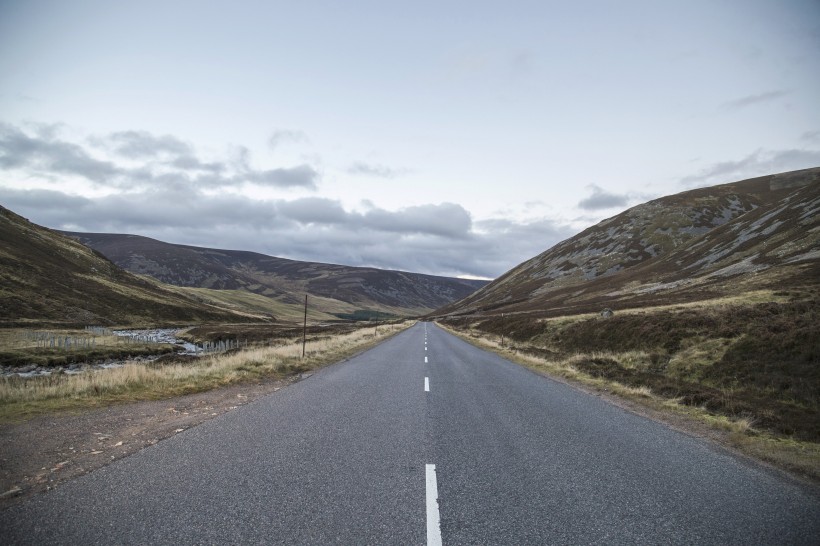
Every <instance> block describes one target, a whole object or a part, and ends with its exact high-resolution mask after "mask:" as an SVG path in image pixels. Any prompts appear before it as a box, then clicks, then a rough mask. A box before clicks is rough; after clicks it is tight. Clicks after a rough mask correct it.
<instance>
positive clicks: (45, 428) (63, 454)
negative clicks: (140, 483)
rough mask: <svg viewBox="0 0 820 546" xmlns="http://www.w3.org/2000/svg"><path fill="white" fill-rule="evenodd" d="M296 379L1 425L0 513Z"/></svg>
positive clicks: (259, 382) (295, 377)
mask: <svg viewBox="0 0 820 546" xmlns="http://www.w3.org/2000/svg"><path fill="white" fill-rule="evenodd" d="M300 377H301V376H294V377H291V378H289V379H266V380H262V381H258V382H256V383H253V384H240V385H232V386H229V387H224V388H220V389H216V390H212V391H208V392H202V393H197V394H191V395H186V396H180V397H177V398H170V399H166V400H151V401H145V402H137V403H132V404H125V405H119V406H111V407H107V408H99V409H93V410H88V411H84V412H81V413H63V414H59V415H46V416H41V417H36V418H34V419H31V420H29V421H26V422H24V423H19V424H4V425H0V445H2V446H3V447H2V451H0V509H5V508H7V507H9V506H11V505H12V504H16V503H18V502H20V501H22V500H24V499H27V498H29V497H31V496H33V495H36V494H38V493H42V492H43V491H47V490H49V489H52V488H54V487H57V486H58V485H59V484H60V483H62V482H64V481H66V480H69V479H72V478H76V477H77V476H81V475H83V474H86V473H88V472H91V471H93V470H96V469H98V468H100V467H103V466H105V465H107V464H109V463H111V462H113V461H115V460H117V459H121V458H123V457H126V456H128V455H131V454H132V453H136V452H137V451H139V450H141V449H143V448H145V447H148V446H151V445H154V444H156V443H157V442H160V441H162V440H164V439H165V438H169V437H171V436H173V435H174V434H177V433H179V432H181V431H183V430H185V429H188V428H191V427H194V426H196V425H198V424H200V423H202V422H204V421H207V420H209V419H212V418H214V417H216V416H218V415H221V414H223V413H226V412H228V411H231V410H234V409H236V408H237V407H239V406H242V405H244V404H247V403H248V402H251V401H253V400H256V399H258V398H260V397H262V396H265V395H267V394H270V393H272V392H275V391H277V390H279V389H280V388H282V387H284V386H287V385H288V384H290V383H293V382H294V381H298V380H299V378H300Z"/></svg>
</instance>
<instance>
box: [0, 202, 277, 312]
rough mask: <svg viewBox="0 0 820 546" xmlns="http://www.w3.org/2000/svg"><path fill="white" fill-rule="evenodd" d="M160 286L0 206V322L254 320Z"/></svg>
mask: <svg viewBox="0 0 820 546" xmlns="http://www.w3.org/2000/svg"><path fill="white" fill-rule="evenodd" d="M260 318H262V317H260V316H250V315H249V314H248V313H243V312H234V311H231V310H230V309H226V308H224V307H219V306H214V305H211V304H209V303H206V302H198V301H194V300H192V299H191V298H189V297H186V296H185V295H183V294H180V293H177V292H175V291H172V290H168V289H166V288H163V287H162V286H160V285H159V284H158V283H152V282H149V281H147V280H145V279H142V278H140V277H138V276H136V275H132V274H131V273H128V272H127V271H124V270H123V269H121V268H120V267H118V266H117V265H115V264H114V263H112V262H111V261H109V260H108V259H107V258H105V256H103V255H102V254H100V253H98V252H96V251H94V250H92V249H90V248H88V247H86V246H84V245H82V244H80V243H78V242H77V241H75V240H73V239H71V238H69V237H65V236H64V235H62V234H60V233H58V232H55V231H52V230H50V229H47V228H44V227H41V226H38V225H36V224H33V223H31V222H29V221H28V220H26V219H25V218H22V217H21V216H18V215H17V214H15V213H13V212H11V211H10V210H8V209H6V208H3V207H0V326H3V327H9V326H21V327H24V326H39V325H50V326H55V325H56V326H83V325H91V324H98V325H129V326H133V325H160V324H189V323H192V322H202V321H230V322H236V321H247V320H259V319H260Z"/></svg>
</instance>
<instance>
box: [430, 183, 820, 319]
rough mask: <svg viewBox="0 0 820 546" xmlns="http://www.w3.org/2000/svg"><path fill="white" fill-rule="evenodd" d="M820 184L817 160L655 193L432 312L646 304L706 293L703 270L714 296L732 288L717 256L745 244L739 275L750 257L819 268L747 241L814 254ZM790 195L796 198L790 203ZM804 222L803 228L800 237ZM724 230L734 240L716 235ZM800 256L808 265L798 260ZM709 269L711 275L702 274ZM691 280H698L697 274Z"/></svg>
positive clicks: (732, 254) (795, 270) (796, 271)
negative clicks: (664, 193) (752, 248)
mask: <svg viewBox="0 0 820 546" xmlns="http://www.w3.org/2000/svg"><path fill="white" fill-rule="evenodd" d="M818 188H820V168H814V169H804V170H801V171H793V172H788V173H780V174H774V175H767V176H763V177H757V178H753V179H748V180H742V181H738V182H731V183H728V184H721V185H718V186H711V187H705V188H697V189H694V190H689V191H685V192H681V193H678V194H674V195H670V196H665V197H661V198H658V199H654V200H652V201H649V202H647V203H643V204H640V205H637V206H635V207H632V208H630V209H628V210H626V211H624V212H622V213H620V214H618V215H616V216H613V217H611V218H607V219H605V220H603V221H601V222H599V223H598V224H596V225H594V226H591V227H589V228H587V229H585V230H584V231H582V232H580V233H579V234H577V235H575V236H573V237H571V238H569V239H567V240H565V241H562V242H560V243H558V244H557V245H555V246H553V247H551V248H550V249H548V250H546V251H544V252H542V253H541V254H539V255H537V256H535V257H533V258H530V259H529V260H526V261H524V262H522V263H521V264H519V265H517V266H515V267H513V268H512V269H510V270H509V271H507V272H506V273H505V274H503V275H502V276H500V277H499V278H498V279H496V280H494V281H492V282H491V283H490V284H488V285H487V286H485V287H483V288H481V289H479V290H477V291H476V292H474V293H473V294H471V295H469V296H468V297H467V298H465V299H463V300H460V301H458V302H455V303H453V304H450V305H448V306H445V307H443V308H441V309H439V310H437V311H436V312H435V313H434V315H437V316H438V315H449V314H470V313H481V312H488V313H489V312H492V313H496V312H498V313H501V312H516V311H523V310H529V311H536V310H539V309H541V310H545V309H557V308H561V309H572V308H575V309H576V310H580V309H583V310H584V312H589V311H591V310H593V309H594V308H595V307H598V309H599V310H600V307H602V306H607V305H629V304H630V303H629V301H630V300H631V301H632V303H635V302H637V301H638V300H640V299H644V300H647V302H648V301H649V300H652V299H653V298H652V297H649V295H650V294H651V293H653V292H654V293H657V294H660V293H663V294H664V295H665V296H669V297H671V299H680V300H686V299H696V298H698V297H701V296H703V295H704V294H702V293H701V294H700V295H697V294H696V293H695V291H692V290H690V292H691V293H690V294H684V292H686V291H687V289H692V288H697V287H700V288H701V289H702V290H700V292H704V290H707V289H708V288H709V285H710V283H709V282H707V279H708V278H711V279H712V282H711V286H712V287H713V288H714V292H715V294H718V293H721V292H724V291H726V290H729V289H730V288H731V287H730V286H724V287H722V288H719V287H718V286H717V285H718V284H720V283H719V282H717V281H719V280H720V279H716V278H715V277H716V274H715V273H714V271H716V270H717V269H719V268H718V266H719V265H720V264H723V266H724V268H727V267H730V266H733V264H734V261H733V260H734V258H737V257H739V256H741V254H742V253H744V252H745V254H743V257H744V259H747V260H751V261H754V260H757V261H758V262H760V263H756V264H749V263H747V264H746V269H744V268H743V266H738V265H736V264H735V265H734V267H735V270H734V271H735V272H736V274H737V275H740V274H741V273H743V272H744V271H751V269H750V265H755V267H757V270H758V271H762V270H769V269H771V268H772V267H775V266H776V267H777V268H780V269H791V272H792V274H793V275H796V276H798V277H799V276H801V275H802V273H801V272H800V269H801V267H803V266H807V267H809V268H812V267H816V263H817V260H816V259H814V260H812V259H807V260H794V261H792V262H790V263H781V261H784V260H781V261H778V260H777V259H776V258H775V257H771V256H770V257H769V258H766V259H765V260H764V259H763V258H761V257H760V256H759V255H762V254H761V253H762V252H763V251H762V247H761V249H757V252H756V253H755V252H753V251H750V250H749V248H748V247H750V246H756V245H763V246H765V245H766V244H767V241H780V243H784V244H786V243H790V242H791V243H794V244H796V245H797V246H798V247H799V248H800V249H803V250H805V251H806V252H807V253H808V255H809V256H810V257H811V256H813V255H814V254H812V252H816V251H817V246H818V245H820V243H818V241H817V230H818V227H817V219H816V218H817V210H816V207H817V206H818V201H817V194H818ZM789 196H796V197H794V198H792V200H791V201H789V200H788V199H789ZM801 204H802V205H801ZM801 206H802V208H801ZM778 207H779V208H778ZM798 209H799V210H802V212H800V211H799V210H798ZM812 211H814V213H812ZM768 213H771V214H772V216H771V217H770V218H769V217H766V215H767V214H768ZM795 215H797V216H800V218H801V219H800V220H799V221H797V224H796V223H795V220H794V218H792V217H793V216H795ZM755 219H757V220H760V221H761V222H762V224H761V226H762V225H763V224H765V226H764V227H762V228H761V229H756V228H755V227H754V226H751V225H749V226H746V228H749V231H748V232H744V231H743V229H744V228H743V227H742V226H743V225H744V224H745V223H746V222H747V221H748V222H752V221H753V220H755ZM769 220H772V221H776V222H777V224H776V225H775V224H773V223H772V222H769ZM800 222H802V223H800ZM727 226H730V227H727ZM731 226H734V227H731ZM738 226H741V227H738ZM758 227H759V226H758ZM732 230H735V231H737V233H735V231H732ZM767 230H768V231H767ZM801 230H803V231H806V236H805V237H804V236H802V235H803V234H802V233H801ZM733 234H734V235H733ZM721 237H723V238H724V239H726V238H728V239H730V240H719V239H720V238H721ZM733 237H734V238H735V239H738V238H743V237H745V240H743V241H736V243H732V241H731V239H732V238H733ZM761 238H764V239H761ZM709 241H712V242H713V243H715V244H723V245H724V246H725V247H726V248H724V249H723V251H722V253H721V254H720V255H719V256H718V255H717V254H716V253H718V252H719V250H718V249H713V250H712V251H709V245H710V243H709ZM693 245H694V246H693ZM727 245H728V246H727ZM698 253H701V254H703V255H704V256H707V255H708V256H711V257H712V259H711V261H710V262H708V263H706V262H698V261H697V257H696V256H695V255H696V254H698ZM752 254H755V256H753V255H752ZM767 255H768V254H767ZM676 260H677V261H680V262H681V263H684V262H685V263H687V264H688V269H686V270H685V271H683V270H681V266H680V264H677V263H675V262H676ZM766 260H768V265H765V266H764V264H763V263H762V262H763V261H766ZM735 261H736V260H735ZM801 261H805V262H807V263H804V264H803V265H800V263H799V262H801ZM696 264H699V266H698V267H696ZM812 264H814V265H812ZM790 265H793V266H794V267H790ZM731 271H732V270H731V269H726V270H725V271H724V275H723V276H724V277H727V279H728V277H731V276H732V275H730V274H729V273H731ZM707 274H709V277H704V275H707ZM718 277H719V276H718ZM693 279H700V281H701V282H693ZM724 280H726V279H724ZM630 283H632V285H631V286H628V285H630ZM670 283H671V284H670ZM757 284H759V285H761V286H762V285H763V284H765V283H762V282H761V283H757ZM730 291H731V290H730ZM654 299H663V298H654ZM667 299H668V298H667Z"/></svg>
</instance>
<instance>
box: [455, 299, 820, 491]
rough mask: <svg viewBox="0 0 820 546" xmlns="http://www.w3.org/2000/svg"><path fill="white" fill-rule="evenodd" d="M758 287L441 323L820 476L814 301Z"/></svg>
mask: <svg viewBox="0 0 820 546" xmlns="http://www.w3.org/2000/svg"><path fill="white" fill-rule="evenodd" d="M752 299H753V298H749V299H747V300H745V302H744V303H741V304H733V305H727V304H726V303H721V304H720V305H713V306H710V305H705V306H700V307H693V306H684V307H679V308H676V309H669V308H665V309H657V310H646V309H643V310H633V311H630V312H626V311H625V312H618V313H617V314H616V316H614V317H611V318H607V319H604V318H601V317H595V316H589V315H587V316H583V317H560V318H555V319H540V320H534V319H532V318H528V317H526V316H523V315H519V316H515V315H513V316H507V317H503V318H502V317H489V318H487V317H484V318H481V317H475V318H471V319H470V318H464V317H462V318H458V319H450V320H444V321H439V324H440V325H441V326H442V327H445V328H446V329H448V330H449V331H451V332H453V333H454V334H456V335H460V336H461V337H462V338H464V339H466V340H467V341H470V342H472V343H474V344H477V345H479V346H481V347H484V348H487V349H490V350H493V351H495V352H498V353H499V354H502V355H503V356H504V357H506V358H508V359H510V360H513V361H516V362H518V363H520V364H523V365H525V366H528V367H530V368H533V369H535V370H538V371H541V372H544V373H546V374H548V375H551V376H555V377H559V378H563V379H566V380H569V381H570V382H575V383H578V384H581V385H586V386H587V387H592V388H593V389H595V390H598V391H601V392H604V391H605V392H607V393H611V394H614V395H616V396H617V397H620V398H622V399H626V400H629V401H631V402H634V403H636V404H638V405H639V406H642V407H645V408H649V409H651V410H654V411H656V412H659V413H660V414H661V415H664V414H666V415H669V414H671V415H674V416H676V417H678V418H684V419H686V420H690V421H694V422H696V423H700V424H702V425H706V426H707V427H708V428H709V429H711V430H713V431H717V432H719V433H720V439H721V441H722V442H724V443H725V444H727V445H730V446H732V447H734V448H736V449H738V450H740V451H742V452H744V453H746V454H749V455H752V456H754V457H757V458H759V459H763V460H765V461H768V462H770V463H773V464H775V465H777V466H780V467H782V468H785V469H787V470H790V471H793V472H796V473H798V474H802V475H804V476H808V477H810V478H811V479H813V480H815V481H816V480H820V426H818V424H819V423H820V326H818V321H817V319H818V318H820V317H818V316H817V311H816V309H817V306H816V302H814V301H810V302H788V303H786V302H782V301H780V302H756V303H746V302H748V301H750V300H752ZM754 299H757V298H754ZM741 301H742V300H741ZM502 334H503V339H504V344H503V345H502V344H501V339H502Z"/></svg>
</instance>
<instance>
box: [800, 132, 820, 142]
mask: <svg viewBox="0 0 820 546" xmlns="http://www.w3.org/2000/svg"><path fill="white" fill-rule="evenodd" d="M800 140H805V141H806V142H820V131H806V132H805V133H803V134H802V135H800Z"/></svg>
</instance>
